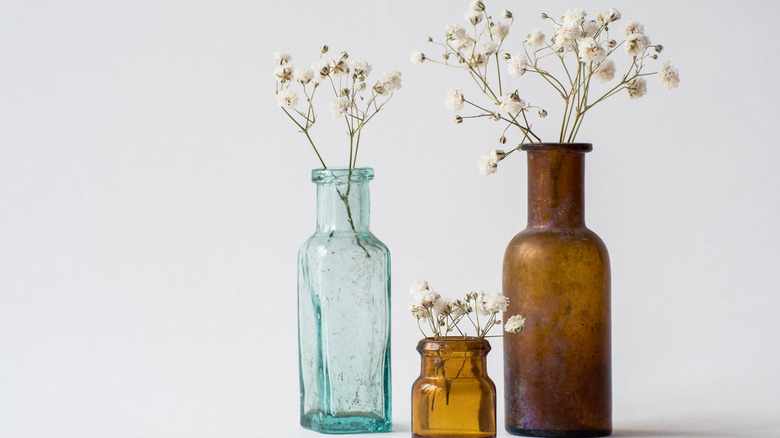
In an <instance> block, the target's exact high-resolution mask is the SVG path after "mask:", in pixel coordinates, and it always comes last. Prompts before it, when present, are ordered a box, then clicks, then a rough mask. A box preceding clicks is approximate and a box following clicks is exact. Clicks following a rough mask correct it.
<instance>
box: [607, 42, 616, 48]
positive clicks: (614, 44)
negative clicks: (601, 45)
mask: <svg viewBox="0 0 780 438" xmlns="http://www.w3.org/2000/svg"><path fill="white" fill-rule="evenodd" d="M607 47H609V48H610V49H614V48H615V47H617V41H615V40H609V42H608V43H607Z"/></svg>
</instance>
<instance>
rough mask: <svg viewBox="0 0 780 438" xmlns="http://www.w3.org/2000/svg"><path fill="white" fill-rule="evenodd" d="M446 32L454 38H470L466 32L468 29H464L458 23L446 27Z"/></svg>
mask: <svg viewBox="0 0 780 438" xmlns="http://www.w3.org/2000/svg"><path fill="white" fill-rule="evenodd" d="M446 33H447V35H448V36H449V37H450V38H452V39H456V40H458V39H465V38H468V34H467V33H466V29H464V28H463V27H462V26H460V25H458V24H450V25H448V26H447V27H446Z"/></svg>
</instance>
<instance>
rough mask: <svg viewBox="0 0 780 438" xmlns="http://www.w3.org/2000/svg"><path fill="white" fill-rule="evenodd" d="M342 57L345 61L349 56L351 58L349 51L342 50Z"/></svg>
mask: <svg viewBox="0 0 780 438" xmlns="http://www.w3.org/2000/svg"><path fill="white" fill-rule="evenodd" d="M339 57H340V59H341V60H342V61H343V60H345V59H347V58H349V53H347V52H341V55H339Z"/></svg>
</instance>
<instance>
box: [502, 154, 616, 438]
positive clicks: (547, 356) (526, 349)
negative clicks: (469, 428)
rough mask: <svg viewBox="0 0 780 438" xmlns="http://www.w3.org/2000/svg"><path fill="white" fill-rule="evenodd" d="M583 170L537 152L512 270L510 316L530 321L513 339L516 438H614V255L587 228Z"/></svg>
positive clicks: (566, 157)
mask: <svg viewBox="0 0 780 438" xmlns="http://www.w3.org/2000/svg"><path fill="white" fill-rule="evenodd" d="M532 155H533V156H532ZM583 163H584V154H583V152H581V151H580V152H577V151H570V150H567V149H565V148H551V149H539V150H531V151H529V176H528V178H529V225H528V227H527V228H526V229H525V230H524V231H522V232H520V233H519V234H517V235H516V236H515V237H514V238H513V239H512V241H511V242H510V243H509V245H508V246H507V249H506V253H505V255H504V269H503V289H504V293H505V294H506V295H507V296H508V297H509V303H510V304H509V308H508V309H507V314H516V313H523V314H524V315H525V316H526V328H525V330H524V331H523V334H522V336H505V337H504V384H505V398H506V403H505V409H506V411H505V414H506V416H505V421H506V429H507V431H508V432H510V433H512V434H516V435H525V436H561V437H573V436H605V435H609V434H611V431H612V418H611V416H612V384H611V333H610V331H611V315H610V312H611V310H610V266H609V256H608V253H607V248H606V246H605V245H604V243H603V242H602V241H601V239H600V238H599V237H598V236H597V235H596V234H595V233H594V232H592V231H591V230H589V229H588V228H587V227H585V223H584V220H583V212H584V205H582V204H583V202H584V200H583V189H582V186H583V180H584V164H583Z"/></svg>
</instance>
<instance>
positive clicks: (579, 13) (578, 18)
mask: <svg viewBox="0 0 780 438" xmlns="http://www.w3.org/2000/svg"><path fill="white" fill-rule="evenodd" d="M585 15H587V13H586V12H585V11H583V10H582V9H573V8H572V9H569V10H568V11H566V14H565V15H564V16H563V18H562V20H563V25H564V26H566V25H570V24H573V25H575V26H579V25H580V24H581V23H582V20H584V19H585Z"/></svg>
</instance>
